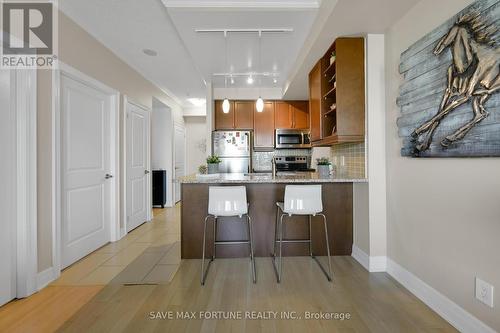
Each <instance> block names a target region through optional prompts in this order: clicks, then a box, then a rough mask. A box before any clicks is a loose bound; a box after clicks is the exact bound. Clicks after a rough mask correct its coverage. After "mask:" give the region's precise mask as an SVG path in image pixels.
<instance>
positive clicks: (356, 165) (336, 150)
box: [330, 142, 366, 178]
mask: <svg viewBox="0 0 500 333" xmlns="http://www.w3.org/2000/svg"><path fill="white" fill-rule="evenodd" d="M365 158H366V155H365V143H364V142H359V143H343V144H339V145H335V146H332V147H331V149H330V159H331V161H332V164H333V165H334V169H335V171H336V172H337V173H338V174H339V175H342V173H347V174H349V175H350V176H353V177H356V178H365V177H366V162H365Z"/></svg>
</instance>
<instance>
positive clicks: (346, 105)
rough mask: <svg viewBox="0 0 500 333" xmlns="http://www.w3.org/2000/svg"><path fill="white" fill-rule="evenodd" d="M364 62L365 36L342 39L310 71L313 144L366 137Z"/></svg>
mask: <svg viewBox="0 0 500 333" xmlns="http://www.w3.org/2000/svg"><path fill="white" fill-rule="evenodd" d="M332 52H334V53H335V59H334V60H333V61H331V60H330V58H331V55H332ZM364 62H365V61H364V39H363V38H338V39H336V40H335V42H334V43H333V44H332V45H331V46H330V48H329V49H328V50H327V52H326V53H325V54H324V56H323V57H322V58H321V59H319V61H318V62H317V64H316V66H315V67H314V68H313V70H312V71H311V72H310V73H309V95H310V106H309V108H310V115H311V140H312V141H313V145H316V146H330V145H333V144H336V143H343V142H359V141H363V140H364V135H365V81H364V80H365V79H364V77H365V69H364Z"/></svg>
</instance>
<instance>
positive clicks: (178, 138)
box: [174, 125, 186, 203]
mask: <svg viewBox="0 0 500 333" xmlns="http://www.w3.org/2000/svg"><path fill="white" fill-rule="evenodd" d="M174 147H175V148H174V150H175V161H174V166H175V167H174V179H178V178H179V177H183V176H184V175H185V174H184V173H185V165H184V164H185V161H184V160H185V154H186V130H185V129H184V127H182V126H178V125H175V135H174ZM174 184H175V185H174V186H175V203H177V202H179V201H180V200H181V184H180V183H179V182H175V183H174Z"/></svg>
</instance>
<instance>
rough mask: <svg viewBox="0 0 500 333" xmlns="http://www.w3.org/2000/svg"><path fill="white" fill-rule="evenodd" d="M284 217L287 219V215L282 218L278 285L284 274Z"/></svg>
mask: <svg viewBox="0 0 500 333" xmlns="http://www.w3.org/2000/svg"><path fill="white" fill-rule="evenodd" d="M283 217H285V214H282V215H281V217H280V268H279V274H278V283H280V282H281V276H282V274H283V253H282V248H283Z"/></svg>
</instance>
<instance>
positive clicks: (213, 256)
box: [212, 217, 217, 261]
mask: <svg viewBox="0 0 500 333" xmlns="http://www.w3.org/2000/svg"><path fill="white" fill-rule="evenodd" d="M216 242H217V218H216V217H215V218H214V247H213V252H212V261H213V260H214V259H215V251H216V248H217V247H216V246H215V243H216Z"/></svg>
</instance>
